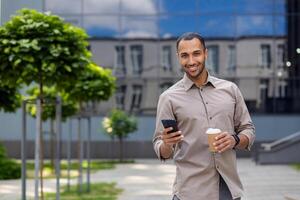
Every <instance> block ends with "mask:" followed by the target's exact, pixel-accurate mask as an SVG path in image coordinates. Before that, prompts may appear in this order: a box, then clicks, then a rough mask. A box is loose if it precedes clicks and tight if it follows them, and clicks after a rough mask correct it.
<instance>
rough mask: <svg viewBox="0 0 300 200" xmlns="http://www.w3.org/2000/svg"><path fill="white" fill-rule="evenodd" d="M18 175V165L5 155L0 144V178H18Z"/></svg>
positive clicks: (19, 169)
mask: <svg viewBox="0 0 300 200" xmlns="http://www.w3.org/2000/svg"><path fill="white" fill-rule="evenodd" d="M20 177H21V167H20V165H19V164H18V163H16V162H15V161H14V160H11V159H9V158H8V157H7V155H6V152H5V149H4V147H3V146H2V145H1V144H0V180H6V179H18V178H20Z"/></svg>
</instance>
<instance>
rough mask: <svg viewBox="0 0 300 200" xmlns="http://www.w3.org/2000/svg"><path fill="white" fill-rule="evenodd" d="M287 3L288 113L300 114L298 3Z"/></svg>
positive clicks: (299, 25) (299, 9)
mask: <svg viewBox="0 0 300 200" xmlns="http://www.w3.org/2000/svg"><path fill="white" fill-rule="evenodd" d="M286 2H287V52H288V53H287V54H288V62H289V63H288V65H289V67H290V73H289V76H290V81H289V94H288V101H289V102H290V104H291V105H292V106H290V112H300V101H299V100H300V38H299V35H300V15H299V14H300V2H299V1H297V0H286Z"/></svg>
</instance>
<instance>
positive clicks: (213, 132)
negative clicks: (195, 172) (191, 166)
mask: <svg viewBox="0 0 300 200" xmlns="http://www.w3.org/2000/svg"><path fill="white" fill-rule="evenodd" d="M220 133H221V130H220V129H218V128H209V129H207V131H206V134H207V138H208V145H209V151H210V152H217V150H216V149H215V147H214V145H213V143H214V142H215V141H216V140H215V137H216V136H217V135H219V134H220Z"/></svg>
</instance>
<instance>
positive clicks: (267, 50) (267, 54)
mask: <svg viewBox="0 0 300 200" xmlns="http://www.w3.org/2000/svg"><path fill="white" fill-rule="evenodd" d="M260 48H261V67H262V68H271V46H270V45H269V44H262V45H261V47H260Z"/></svg>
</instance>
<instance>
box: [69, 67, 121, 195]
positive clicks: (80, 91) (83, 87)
mask: <svg viewBox="0 0 300 200" xmlns="http://www.w3.org/2000/svg"><path fill="white" fill-rule="evenodd" d="M65 90H66V91H67V92H68V94H69V95H70V98H71V99H74V100H76V101H78V102H79V106H80V112H79V116H78V147H77V150H78V153H79V154H78V160H79V169H78V172H79V177H78V186H79V188H78V190H79V192H81V190H82V157H83V155H82V154H83V151H82V150H83V149H82V146H83V145H82V140H81V125H80V124H81V118H82V117H84V116H85V117H88V118H90V117H91V114H92V113H84V110H83V103H87V102H89V101H92V102H95V101H97V102H100V101H105V100H108V99H109V98H110V96H111V95H112V94H113V92H114V90H115V77H114V76H112V74H111V70H109V69H103V68H102V67H100V66H97V65H96V64H94V63H90V64H89V65H88V67H87V69H86V70H85V71H84V72H83V73H82V75H81V76H80V77H79V78H78V80H77V82H76V83H75V84H66V85H65ZM89 121H90V119H89ZM89 126H91V125H90V123H89ZM88 128H89V130H90V127H88ZM88 137H89V139H88V141H90V135H89V136H88ZM88 165H89V162H88ZM88 169H89V167H88ZM88 176H89V171H88ZM88 180H89V178H88ZM88 190H89V182H88Z"/></svg>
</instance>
